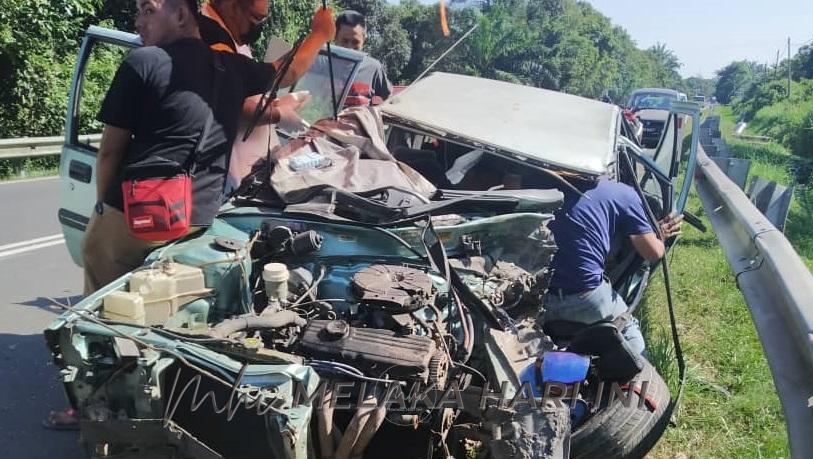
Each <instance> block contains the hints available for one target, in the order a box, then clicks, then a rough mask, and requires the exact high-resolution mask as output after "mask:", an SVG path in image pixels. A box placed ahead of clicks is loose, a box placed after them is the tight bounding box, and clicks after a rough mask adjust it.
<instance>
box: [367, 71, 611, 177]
mask: <svg viewBox="0 0 813 459" xmlns="http://www.w3.org/2000/svg"><path fill="white" fill-rule="evenodd" d="M381 109H382V111H383V113H384V115H385V116H387V117H388V118H391V119H393V118H394V119H395V122H396V124H398V122H399V121H400V122H402V123H403V124H407V125H411V126H414V127H418V128H421V129H422V130H425V131H428V132H433V133H436V134H439V136H448V137H450V138H455V139H458V140H459V139H465V140H466V142H465V143H466V144H468V145H472V146H475V147H476V146H478V145H482V146H483V147H484V149H486V150H488V151H491V152H492V153H494V154H498V155H500V154H501V155H507V156H510V157H512V159H515V160H517V159H518V160H521V161H527V162H531V163H535V164H537V165H543V166H548V167H560V168H564V169H568V170H573V171H577V172H582V173H588V174H593V175H600V174H605V173H607V171H608V169H609V166H610V164H611V163H612V162H613V160H614V157H615V144H616V141H617V136H618V128H619V125H618V123H619V113H620V110H619V109H618V107H617V106H615V105H610V104H606V103H603V102H599V101H595V100H591V99H586V98H583V97H578V96H574V95H570V94H564V93H561V92H556V91H550V90H546V89H540V88H534V87H530V86H522V85H517V84H512V83H506V82H502V81H495V80H489V79H485V78H477V77H469V76H464V75H455V74H449V73H443V72H435V73H433V74H431V75H429V76H428V77H426V78H424V79H423V80H420V81H418V82H417V83H415V84H414V85H413V86H411V87H410V88H408V89H407V90H405V91H404V92H402V93H400V94H398V95H397V96H394V97H392V98H390V99H389V100H388V101H387V102H386V103H384V104H383V105H382V106H381Z"/></svg>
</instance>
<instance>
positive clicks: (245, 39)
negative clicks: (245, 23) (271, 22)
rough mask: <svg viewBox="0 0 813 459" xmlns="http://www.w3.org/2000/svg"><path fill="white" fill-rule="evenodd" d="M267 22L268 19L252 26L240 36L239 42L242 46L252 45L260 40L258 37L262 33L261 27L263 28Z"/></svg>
mask: <svg viewBox="0 0 813 459" xmlns="http://www.w3.org/2000/svg"><path fill="white" fill-rule="evenodd" d="M267 21H268V17H266V18H265V19H263V20H262V21H260V22H258V23H256V24H252V25H251V27H249V29H248V30H247V31H246V32H245V33H244V34H242V35H240V41H241V42H242V43H243V44H244V45H251V44H254V42H255V41H257V40H259V39H260V35H262V33H263V27H265V23H266V22H267Z"/></svg>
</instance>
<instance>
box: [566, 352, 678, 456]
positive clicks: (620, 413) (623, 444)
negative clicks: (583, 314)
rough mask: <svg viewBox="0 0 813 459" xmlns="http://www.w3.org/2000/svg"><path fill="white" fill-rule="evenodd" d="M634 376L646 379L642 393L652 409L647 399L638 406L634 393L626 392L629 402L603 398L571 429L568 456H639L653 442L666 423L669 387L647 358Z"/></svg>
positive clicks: (650, 446) (652, 444)
mask: <svg viewBox="0 0 813 459" xmlns="http://www.w3.org/2000/svg"><path fill="white" fill-rule="evenodd" d="M636 380H637V381H639V384H640V381H649V386H648V388H647V391H646V396H647V397H648V398H649V400H651V401H652V402H654V410H653V409H652V408H653V407H651V406H649V403H647V404H645V405H644V406H645V407H646V408H644V409H640V408H638V403H639V400H640V396H639V395H638V394H636V393H631V394H630V397H631V402H630V403H629V406H624V404H622V402H621V400H620V399H618V398H616V399H615V400H614V401H613V402H612V404H610V405H606V403H607V402H606V401H605V402H603V404H605V407H604V408H603V409H602V410H601V411H599V412H598V413H597V414H596V415H595V416H593V417H592V418H590V419H588V420H587V421H585V423H584V424H583V425H581V426H580V427H579V428H578V429H577V430H576V431H575V432H574V433H573V435H572V437H571V451H570V457H571V458H574V459H575V458H593V457H600V458H603V459H615V458H619V459H620V458H624V459H629V458H641V457H643V456H644V455H646V453H647V452H648V451H649V450H650V449H652V447H653V446H655V443H656V442H657V441H658V439H659V438H660V437H661V435H663V431H664V430H665V429H666V426H667V424H668V423H669V416H668V411H669V403H670V401H671V395H670V394H669V387H668V386H667V385H666V383H665V382H664V381H663V378H661V376H660V375H659V374H658V372H657V371H656V370H655V367H653V366H652V364H650V363H649V362H647V361H644V369H643V370H642V371H641V373H640V374H639V375H638V377H637V378H636ZM605 390H606V389H605ZM605 396H606V393H605Z"/></svg>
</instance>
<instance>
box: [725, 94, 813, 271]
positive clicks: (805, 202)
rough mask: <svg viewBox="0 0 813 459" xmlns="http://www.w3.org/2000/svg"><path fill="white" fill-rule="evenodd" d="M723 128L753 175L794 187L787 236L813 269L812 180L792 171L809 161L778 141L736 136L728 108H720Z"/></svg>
mask: <svg viewBox="0 0 813 459" xmlns="http://www.w3.org/2000/svg"><path fill="white" fill-rule="evenodd" d="M717 112H718V114H720V115H721V117H720V131H722V134H723V138H725V140H726V143H728V144H729V145H730V146H731V148H732V149H733V150H734V153H735V154H736V156H738V157H740V158H747V159H750V160H751V172H750V174H749V179H748V180H749V181H748V183H750V180H751V177H754V176H759V177H763V178H766V179H768V180H773V181H775V182H777V183H779V184H781V185H785V186H794V187H795V188H794V193H793V200H792V201H791V205H790V212H789V213H788V220H787V223H786V225H785V235H786V236H787V238H788V240H790V242H791V244H793V247H794V248H795V249H796V252H797V253H798V254H799V256H800V257H801V259H802V261H804V263H805V264H806V265H807V267H808V269H810V270H811V271H813V183H811V179H810V178H809V177H807V178H802V179H801V180H805V179H806V182H803V183H799V181H800V178H799V177H797V176H796V175H795V174H794V173H793V171H792V166H793V165H794V164H795V163H799V162H807V160H803V159H800V158H799V157H797V156H795V155H792V154H791V153H790V152H789V151H788V150H787V149H785V148H784V147H782V146H781V145H778V144H776V143H768V144H765V143H751V142H746V141H743V140H738V139H735V138H733V136H732V135H731V132H732V130H733V126H734V123H735V119H736V117H735V115H734V114H733V113H732V111H731V109H730V108H729V107H720V108H718V111H717Z"/></svg>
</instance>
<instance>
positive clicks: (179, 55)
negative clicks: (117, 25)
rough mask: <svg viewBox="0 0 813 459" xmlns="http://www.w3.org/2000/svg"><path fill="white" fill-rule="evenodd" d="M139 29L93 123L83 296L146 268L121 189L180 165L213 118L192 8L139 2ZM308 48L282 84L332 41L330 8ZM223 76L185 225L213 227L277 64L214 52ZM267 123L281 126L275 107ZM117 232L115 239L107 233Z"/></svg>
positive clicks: (208, 60)
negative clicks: (250, 119) (247, 124)
mask: <svg viewBox="0 0 813 459" xmlns="http://www.w3.org/2000/svg"><path fill="white" fill-rule="evenodd" d="M138 11H139V14H138V18H137V20H136V27H137V29H138V32H139V35H141V38H142V40H143V42H144V45H145V46H144V47H143V48H138V49H135V50H133V51H132V52H131V53H130V54H129V55H128V56H127V57H126V58H125V60H124V62H123V63H122V64H121V66H120V67H119V69H118V71H117V73H116V76H115V77H114V79H113V83H112V84H111V87H110V90H109V91H108V93H107V95H106V97H105V100H104V102H103V103H102V109H101V111H100V113H99V117H98V118H99V120H100V121H102V122H103V123H104V124H105V127H104V131H103V133H102V140H101V146H100V148H99V154H98V158H97V167H96V174H97V177H96V181H97V199H98V203H97V205H96V212H95V215H93V217H92V218H91V221H90V223H89V224H88V229H87V231H86V234H85V240H84V241H83V258H84V267H85V293H86V294H89V293H91V292H93V291H95V290H97V289H98V288H100V287H101V286H103V285H105V284H107V283H109V282H110V281H112V280H114V279H116V278H117V277H119V276H121V275H123V274H125V273H126V272H128V271H130V270H132V269H134V268H135V267H137V266H138V265H140V264H141V262H143V259H144V257H145V256H146V254H147V252H148V250H149V249H150V247H151V245H150V244H149V243H147V242H145V241H142V240H140V239H137V238H134V237H132V236H131V235H130V234H129V233H128V232H127V231H126V222H125V221H124V218H123V214H122V213H121V210H122V208H123V203H122V199H123V198H122V192H121V183H122V181H123V180H125V179H127V178H128V177H126V171H127V170H132V169H133V166H137V165H140V164H142V163H154V162H176V163H180V164H183V163H184V162H185V161H186V159H187V158H188V157H189V155H190V154H191V153H192V151H194V149H195V146H196V143H197V140H198V137H199V136H200V135H201V133H202V131H203V127H204V124H205V122H206V120H207V118H208V117H209V114H210V113H211V112H212V107H211V106H212V101H213V89H214V88H213V81H214V76H215V72H216V70H215V66H214V54H215V53H217V51H212V50H211V49H210V48H209V46H208V45H207V44H206V43H205V42H203V41H202V40H201V38H200V33H199V29H198V23H197V2H196V1H195V0H139V1H138ZM312 28H313V32H312V33H311V34H310V36H309V40H310V42H308V40H306V43H304V44H303V46H302V47H301V48H300V52H299V53H298V54H297V57H296V58H295V59H294V61H293V63H292V65H291V67H292V69H293V70H292V72H291V74H290V75H288V74H286V76H285V78H283V84H290V82H292V81H293V79H294V78H295V77H296V76H298V75H301V74H302V73H304V72H305V71H307V68H308V67H309V66H310V65H311V63H312V62H313V60H314V59H315V57H316V55H317V54H318V51H319V48H320V47H321V46H322V45H323V44H324V43H326V42H327V41H328V40H329V39H331V38H332V35H333V33H334V32H335V31H334V26H333V20H332V15H331V12H330V10H319V11H318V12H317V13H316V15H315V16H314V21H313V24H312ZM219 54H220V57H221V59H220V61H221V62H222V64H223V67H224V71H223V72H222V73H221V75H222V77H221V83H220V88H219V91H218V94H219V96H218V102H217V106H216V107H215V109H214V112H213V115H214V116H213V123H212V126H211V129H210V132H209V135H208V137H207V139H205V142H204V144H203V145H204V146H203V148H202V150H201V152H200V153H199V154H198V156H197V157H196V160H195V175H194V177H193V181H192V208H193V210H192V215H191V223H192V225H193V226H196V227H204V226H208V225H210V224H211V222H212V220H213V218H214V215H215V213H216V212H217V210H218V208H219V206H220V203H221V202H222V192H223V184H224V180H225V176H226V172H227V168H228V158H229V153H230V151H231V146H232V143H233V141H234V139H235V136H236V132H237V120H238V117H239V115H240V113H241V110H242V107H243V101H244V100H245V99H246V97H249V96H252V95H255V94H259V93H262V92H263V91H264V90H265V88H266V87H267V86H268V83H269V81H270V80H271V78H273V77H274V75H275V74H276V69H275V66H274V64H265V63H258V62H254V61H252V60H251V59H248V58H246V57H245V56H241V55H239V54H233V53H219ZM267 117H268V118H269V119H270V121H271V122H275V121H277V120H278V118H279V113H278V111H277V110H275V109H274V108H272V109H271V110H270V111H269V113H268V114H267ZM114 233H115V234H114Z"/></svg>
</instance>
